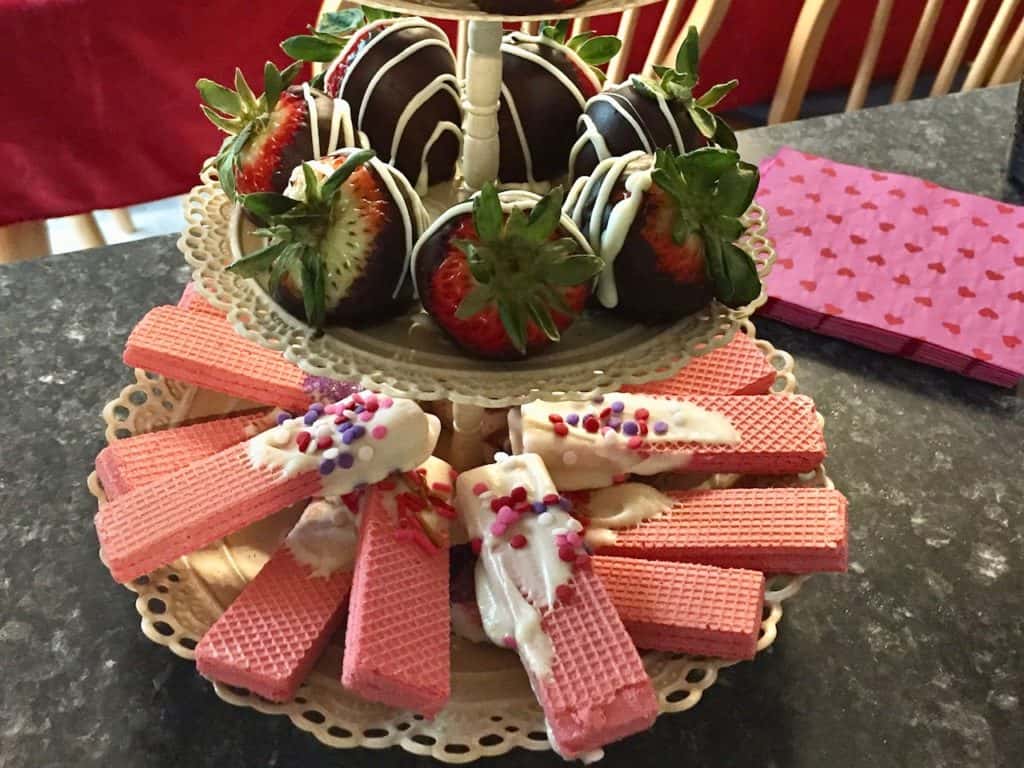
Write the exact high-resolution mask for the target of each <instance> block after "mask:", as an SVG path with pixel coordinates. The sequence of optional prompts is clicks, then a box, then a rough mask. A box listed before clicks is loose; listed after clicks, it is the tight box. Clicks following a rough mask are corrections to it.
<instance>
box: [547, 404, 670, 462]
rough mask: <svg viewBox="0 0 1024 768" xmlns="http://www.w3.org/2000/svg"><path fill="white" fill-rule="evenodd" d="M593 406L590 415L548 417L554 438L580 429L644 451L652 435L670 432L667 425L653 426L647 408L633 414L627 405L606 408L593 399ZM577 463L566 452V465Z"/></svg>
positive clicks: (656, 424)
mask: <svg viewBox="0 0 1024 768" xmlns="http://www.w3.org/2000/svg"><path fill="white" fill-rule="evenodd" d="M591 403H592V404H593V406H594V408H593V410H590V411H589V412H587V413H566V414H561V413H550V414H548V421H549V422H550V425H551V431H552V432H553V433H554V434H555V436H557V437H568V436H569V433H570V432H571V430H572V428H575V427H578V428H580V429H583V430H584V431H585V432H587V433H588V434H591V435H600V436H601V437H602V439H603V440H604V441H605V442H606V443H609V444H613V443H616V442H617V441H619V440H620V439H622V442H623V444H624V445H625V446H626V447H627V448H629V449H630V450H642V449H643V448H644V445H645V443H646V438H647V437H648V435H649V434H650V433H651V432H653V433H654V434H655V435H658V436H659V437H660V436H663V435H666V434H667V433H668V431H669V424H668V422H666V421H661V420H658V421H655V422H654V423H653V424H651V423H650V419H651V412H650V411H649V410H648V409H647V408H636V409H635V410H634V411H633V412H632V413H630V412H629V409H627V407H626V403H625V402H624V401H622V400H612V401H611V402H610V403H607V404H606V403H605V399H604V398H602V397H598V398H594V399H593V400H592V401H591ZM577 460H578V456H577V454H576V453H575V452H574V451H569V450H567V451H565V452H564V453H563V454H562V462H563V463H564V464H566V465H572V464H575V463H576V461H577Z"/></svg>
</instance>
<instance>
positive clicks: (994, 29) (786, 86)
mask: <svg viewBox="0 0 1024 768" xmlns="http://www.w3.org/2000/svg"><path fill="white" fill-rule="evenodd" d="M877 2H878V5H877V6H876V8H875V14H874V17H873V18H872V22H871V28H870V30H869V32H868V37H867V43H866V44H865V46H864V50H863V52H862V53H861V58H860V63H859V65H858V68H857V74H856V76H855V78H854V82H853V85H852V87H851V88H850V93H849V97H848V99H847V102H846V111H847V112H850V111H852V110H855V109H860V108H861V107H862V106H864V101H865V99H866V97H867V92H868V86H869V85H870V84H871V78H872V75H873V74H874V70H875V64H876V62H877V61H878V54H879V51H880V50H881V47H882V40H883V38H884V37H885V32H886V29H887V27H888V23H889V18H890V16H891V14H892V10H893V4H894V0H877ZM996 2H998V3H999V6H998V9H997V10H996V14H995V16H994V18H993V20H992V24H991V26H990V27H989V28H988V31H987V32H986V33H985V36H984V39H983V40H982V42H981V46H980V47H979V48H978V51H977V54H976V55H975V58H974V61H972V62H970V63H969V66H968V70H967V78H966V79H965V80H964V83H963V86H962V90H965V91H969V90H972V89H974V88H978V87H981V86H985V85H998V84H1000V83H1008V82H1011V81H1013V80H1015V79H1018V78H1020V77H1021V75H1022V74H1024V21H1021V22H1020V23H1019V24H1018V25H1017V29H1016V30H1015V31H1014V32H1013V34H1012V36H1011V37H1010V39H1009V41H1008V43H1006V42H1004V38H1005V37H1006V35H1007V32H1008V31H1009V28H1010V25H1011V23H1012V21H1013V16H1014V12H1015V11H1016V10H1017V6H1018V5H1019V2H1020V0H996ZM838 6H839V0H805V2H804V5H803V8H802V9H801V11H800V16H799V18H798V19H797V23H796V27H795V29H794V30H793V36H792V37H791V38H790V42H789V48H788V49H787V51H786V58H785V62H784V64H783V67H782V74H781V75H780V77H779V84H778V86H777V88H776V90H775V97H774V99H773V100H772V105H771V109H770V111H769V113H768V122H769V123H783V122H787V121H789V120H795V119H796V118H797V117H799V115H800V106H801V104H802V103H803V100H804V96H805V95H806V93H807V85H808V83H809V81H810V79H811V73H812V72H813V70H814V65H815V63H816V61H817V59H818V54H819V53H820V51H821V46H822V43H823V42H824V40H825V34H826V33H827V32H828V28H829V25H830V24H831V22H832V17H833V15H834V14H835V12H836V9H837V8H838ZM984 7H985V0H967V5H966V7H965V8H964V12H963V14H962V16H961V17H960V21H959V24H958V25H957V28H956V32H955V34H954V35H953V39H952V41H951V42H950V45H949V48H948V49H947V51H946V54H945V56H944V57H943V60H942V65H941V66H940V68H939V72H938V74H937V76H936V78H935V81H934V83H933V84H932V87H931V92H930V95H932V96H943V95H945V94H947V93H949V91H950V88H951V87H952V85H953V80H954V78H955V77H956V74H957V72H958V71H959V69H960V67H961V65H962V64H963V63H964V56H965V55H966V52H967V49H968V46H969V44H970V41H971V37H972V36H973V34H974V31H975V29H976V28H977V25H978V20H979V18H980V17H981V14H982V11H983V10H984ZM941 11H942V0H928V1H927V3H926V4H925V7H924V10H923V11H922V13H921V18H920V20H919V21H918V23H917V28H916V30H915V32H914V37H913V40H912V41H911V44H910V50H909V51H908V52H907V57H906V59H905V60H904V62H903V68H902V70H901V71H900V74H899V77H898V79H897V81H896V86H895V88H894V90H893V94H892V101H893V102H900V101H906V100H907V99H909V98H910V95H911V93H912V92H913V89H914V84H915V82H916V81H917V78H918V75H919V74H920V72H921V64H922V62H923V61H924V56H925V53H926V51H927V50H928V44H929V43H930V42H931V39H932V34H933V33H934V31H935V24H936V22H937V21H938V18H939V13H940V12H941Z"/></svg>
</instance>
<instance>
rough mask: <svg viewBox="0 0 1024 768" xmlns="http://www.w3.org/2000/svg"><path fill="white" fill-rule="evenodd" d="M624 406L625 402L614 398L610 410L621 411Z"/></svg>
mask: <svg viewBox="0 0 1024 768" xmlns="http://www.w3.org/2000/svg"><path fill="white" fill-rule="evenodd" d="M625 408H626V404H625V403H624V402H622V401H621V400H616V401H615V402H614V403H612V410H613V411H615V412H616V413H622V412H623V411H624V410H625Z"/></svg>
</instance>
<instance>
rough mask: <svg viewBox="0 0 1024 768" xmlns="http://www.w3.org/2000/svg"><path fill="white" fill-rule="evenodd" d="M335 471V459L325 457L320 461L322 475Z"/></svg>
mask: <svg viewBox="0 0 1024 768" xmlns="http://www.w3.org/2000/svg"><path fill="white" fill-rule="evenodd" d="M333 471H334V460H333V459H324V460H323V461H321V462H320V474H321V475H329V474H331V472H333Z"/></svg>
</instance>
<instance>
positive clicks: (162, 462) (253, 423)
mask: <svg viewBox="0 0 1024 768" xmlns="http://www.w3.org/2000/svg"><path fill="white" fill-rule="evenodd" d="M271 424H273V419H272V417H271V416H270V413H269V411H266V410H261V411H250V412H247V413H243V414H239V415H237V416H229V417H227V418H223V419H213V420H211V421H204V422H201V423H199V424H192V425H189V426H186V427H175V428H173V429H162V430H160V431H159V432H147V433H145V434H141V435H135V436H134V437H127V438H124V439H122V440H117V441H115V442H113V443H111V444H110V445H108V446H107V447H106V448H104V449H103V450H102V451H100V453H99V455H98V456H96V474H97V475H98V476H99V479H100V482H101V483H103V491H104V493H105V494H106V496H107V499H108V500H113V499H114V498H116V497H117V496H120V495H121V494H123V493H127V492H128V491H131V490H134V489H135V488H139V487H141V486H143V485H146V484H147V483H151V482H153V481H154V480H157V479H159V478H161V477H163V476H164V475H166V474H168V473H170V472H173V471H174V470H176V469H181V468H182V467H184V466H185V465H186V464H190V463H192V462H193V461H198V460H199V459H202V458H205V457H207V456H210V455H212V454H214V453H217V452H218V451H222V450H224V449H225V448H228V447H229V446H232V445H236V444H237V443H240V442H242V441H243V440H246V439H247V438H250V437H252V436H253V435H254V434H256V433H257V432H262V431H263V430H265V429H267V428H268V427H269V426H271Z"/></svg>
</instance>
